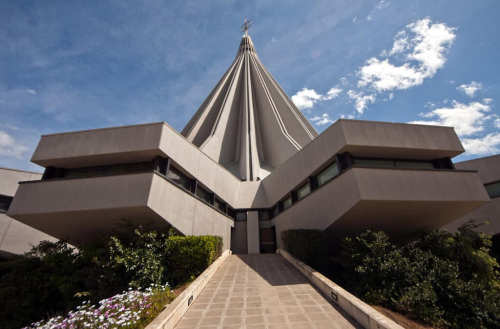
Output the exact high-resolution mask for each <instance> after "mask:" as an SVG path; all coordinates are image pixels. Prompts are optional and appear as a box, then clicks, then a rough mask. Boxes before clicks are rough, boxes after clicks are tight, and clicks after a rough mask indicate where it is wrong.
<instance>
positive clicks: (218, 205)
mask: <svg viewBox="0 0 500 329" xmlns="http://www.w3.org/2000/svg"><path fill="white" fill-rule="evenodd" d="M214 207H215V208H217V209H218V210H220V211H222V212H226V204H225V203H224V202H222V201H221V200H219V199H217V198H215V200H214Z"/></svg>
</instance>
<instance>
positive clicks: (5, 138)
mask: <svg viewBox="0 0 500 329" xmlns="http://www.w3.org/2000/svg"><path fill="white" fill-rule="evenodd" d="M27 150H28V148H27V147H26V146H24V145H22V144H20V143H18V142H17V141H16V140H15V139H14V138H13V137H12V136H11V135H9V134H7V133H6V132H5V131H2V130H0V155H7V156H13V157H16V158H20V157H21V155H22V154H23V153H24V152H26V151H27Z"/></svg>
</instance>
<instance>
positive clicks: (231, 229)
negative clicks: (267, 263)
mask: <svg viewBox="0 0 500 329" xmlns="http://www.w3.org/2000/svg"><path fill="white" fill-rule="evenodd" d="M463 152H464V148H463V147H462V145H461V143H460V140H459V139H458V137H457V135H456V133H455V131H454V129H453V128H451V127H435V126H425V125H411V124H399V123H385V122H369V121H359V120H338V121H337V122H335V123H334V124H333V125H331V126H330V127H329V128H328V129H326V130H325V131H324V132H323V133H321V134H318V133H317V132H316V130H315V129H314V127H313V126H312V125H311V124H310V123H309V122H308V120H307V119H306V118H305V117H304V115H303V114H302V113H301V111H300V110H299V109H298V108H297V107H296V106H295V105H294V104H293V103H292V101H291V100H290V97H289V96H288V95H287V94H286V93H285V91H284V90H283V89H282V88H281V87H280V86H279V84H278V82H277V81H276V80H275V79H274V78H273V77H272V75H271V74H270V73H269V71H268V70H267V69H266V67H265V66H264V65H263V64H262V62H261V61H260V60H259V57H258V55H257V52H256V50H255V47H254V45H253V43H252V39H251V38H250V37H249V36H248V35H245V36H243V38H242V40H241V44H240V46H239V49H238V52H237V55H236V58H235V60H234V62H233V63H232V64H231V66H230V67H229V69H228V70H227V72H226V73H225V74H224V76H223V77H222V79H221V80H220V81H219V83H217V85H216V86H215V88H214V89H213V90H212V92H211V93H210V94H209V95H208V97H207V99H206V100H205V101H204V102H203V104H202V105H201V106H200V108H199V110H198V111H197V112H196V113H195V115H194V116H193V118H192V119H191V120H190V121H189V122H188V124H187V125H186V127H185V128H184V129H183V130H182V132H181V133H178V132H177V131H175V130H174V129H172V128H171V127H170V126H168V125H167V124H166V123H164V122H157V123H150V124H141V125H134V126H124V127H113V128H105V129H95V130H85V131H76V132H68V133H60V134H53V135H45V136H42V138H41V141H40V143H39V144H38V147H37V148H36V151H35V153H34V155H33V157H32V159H31V161H32V162H34V163H36V164H38V165H40V166H42V167H45V168H46V169H45V173H44V174H43V177H42V179H41V180H39V181H25V182H21V183H20V186H19V189H18V190H17V193H16V196H15V198H14V200H13V202H12V205H11V206H10V209H9V211H8V215H9V216H11V217H13V218H15V219H16V220H18V221H20V222H22V223H25V224H27V225H29V226H31V227H33V228H35V229H37V230H40V231H43V232H45V233H47V234H50V235H52V236H54V237H57V238H64V237H67V238H69V242H70V243H72V244H74V245H77V246H78V245H79V244H82V243H86V242H89V241H92V240H94V239H96V238H97V236H98V235H99V234H101V233H105V232H109V231H110V230H112V229H113V228H115V227H116V225H117V223H119V222H120V221H121V220H122V219H127V220H130V221H132V222H135V223H137V224H139V223H147V222H149V223H151V225H152V227H153V228H158V229H160V228H165V227H167V226H169V225H172V226H174V227H175V228H176V229H177V230H179V231H180V232H181V233H182V234H185V235H191V234H193V235H204V234H214V235H220V236H222V237H223V238H224V242H225V248H226V249H229V248H230V249H232V250H233V252H235V253H267V252H274V251H275V250H276V248H277V247H280V244H281V241H280V232H281V231H283V230H286V229H297V228H305V229H320V230H323V231H325V232H326V233H327V235H328V237H329V239H330V241H331V243H332V244H335V242H336V241H338V239H340V238H342V237H345V236H347V235H351V234H356V233H358V232H360V231H362V230H365V229H374V230H384V231H386V232H387V233H388V234H389V235H390V236H391V237H393V238H394V239H395V241H400V242H403V241H408V240H410V239H412V238H414V237H417V236H419V235H420V234H421V233H422V232H425V231H429V230H433V229H436V228H439V227H442V226H444V225H446V224H448V223H450V222H452V221H454V220H456V219H458V218H460V217H462V216H464V215H466V214H468V213H469V212H471V211H473V210H475V209H476V208H478V207H480V206H482V205H484V204H486V203H487V202H489V200H490V198H489V197H488V194H487V192H486V190H485V189H484V187H483V183H482V180H481V177H480V176H479V175H478V173H477V171H475V170H468V169H467V168H462V167H459V168H455V166H454V164H453V162H452V160H451V159H452V158H453V157H455V156H457V155H459V154H461V153H463Z"/></svg>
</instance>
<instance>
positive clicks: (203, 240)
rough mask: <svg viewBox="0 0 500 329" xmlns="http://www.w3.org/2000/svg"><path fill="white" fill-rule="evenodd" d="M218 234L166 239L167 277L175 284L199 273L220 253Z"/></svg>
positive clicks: (221, 245) (220, 243)
mask: <svg viewBox="0 0 500 329" xmlns="http://www.w3.org/2000/svg"><path fill="white" fill-rule="evenodd" d="M222 247H223V242H222V238H221V237H219V236H209V235H204V236H186V237H180V236H174V237H170V238H169V239H167V241H166V262H165V265H166V267H167V279H168V281H169V282H171V283H172V284H174V285H176V284H178V283H180V282H183V281H186V279H189V280H192V279H194V278H195V277H197V276H198V275H200V274H201V272H203V271H204V270H205V269H206V268H207V267H208V266H210V265H211V264H212V263H213V262H214V260H216V259H217V258H218V257H219V256H220V255H221V254H222Z"/></svg>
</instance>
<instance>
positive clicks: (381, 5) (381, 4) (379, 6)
mask: <svg viewBox="0 0 500 329" xmlns="http://www.w3.org/2000/svg"><path fill="white" fill-rule="evenodd" d="M390 4H391V2H390V1H387V0H380V2H379V3H378V4H377V5H376V6H375V9H378V10H380V9H384V8H385V7H387V6H389V5H390Z"/></svg>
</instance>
